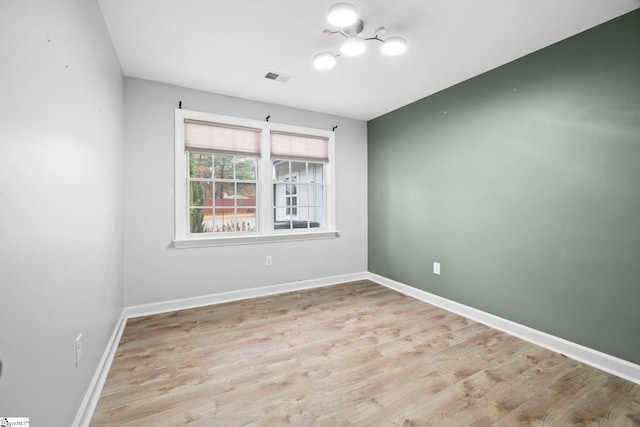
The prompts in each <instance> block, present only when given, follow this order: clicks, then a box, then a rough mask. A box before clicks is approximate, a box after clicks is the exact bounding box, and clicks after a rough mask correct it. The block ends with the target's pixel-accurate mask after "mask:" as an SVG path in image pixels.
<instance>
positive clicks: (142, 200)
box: [124, 78, 367, 305]
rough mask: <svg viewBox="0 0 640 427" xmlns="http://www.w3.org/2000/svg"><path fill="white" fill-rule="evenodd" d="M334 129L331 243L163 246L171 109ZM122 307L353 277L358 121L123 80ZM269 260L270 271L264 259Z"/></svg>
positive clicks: (363, 167) (169, 214)
mask: <svg viewBox="0 0 640 427" xmlns="http://www.w3.org/2000/svg"><path fill="white" fill-rule="evenodd" d="M180 100H181V101H182V102H183V108H186V109H189V110H196V111H205V112H211V113H217V114H224V115H229V116H239V117H245V118H249V119H257V120H264V119H265V117H266V116H267V115H271V119H270V120H271V121H272V122H278V123H287V124H291V125H298V126H307V127H314V128H320V129H331V128H332V127H333V126H335V125H338V129H337V131H336V165H337V169H336V175H337V176H336V182H337V195H336V204H337V228H338V229H339V230H340V232H341V233H340V238H337V239H329V240H313V241H303V242H286V243H269V244H257V245H240V246H224V247H206V248H193V249H172V248H170V244H171V242H172V239H173V237H174V196H173V189H174V173H173V169H174V110H175V108H176V107H177V106H178V101H180ZM124 117H125V118H124V135H125V182H126V188H125V283H126V297H125V302H126V305H137V304H145V303H152V302H159V301H167V300H173V299H178V298H187V297H194V296H201V295H208V294H214V293H219V292H227V291H234V290H240V289H249V288H255V287H260V286H266V285H272V284H279V283H287V282H295V281H298V280H305V279H316V278H322V277H328V276H334V275H340V274H349V273H359V272H364V271H366V268H367V255H366V247H367V195H366V190H367V127H366V123H365V122H362V121H357V120H351V119H345V118H341V117H336V116H329V115H325V114H319V113H313V112H309V111H303V110H297V109H293V108H287V107H282V106H277V105H273V104H265V103H260V102H254V101H248V100H245V99H239V98H233V97H228V96H222V95H216V94H211V93H206V92H200V91H195V90H191V89H185V88H181V87H177V86H169V85H165V84H161V83H155V82H150V81H145V80H139V79H133V78H125V114H124ZM267 255H271V256H273V266H271V267H266V266H265V257H266V256H267Z"/></svg>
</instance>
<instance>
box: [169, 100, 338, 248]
mask: <svg viewBox="0 0 640 427" xmlns="http://www.w3.org/2000/svg"><path fill="white" fill-rule="evenodd" d="M333 144H334V139H333V132H328V131H323V130H318V129H308V128H301V127H297V126H289V125H283V124H277V123H269V122H266V121H265V122H258V121H255V120H248V119H241V118H236V117H227V116H219V115H214V114H207V113H199V112H194V111H188V110H182V109H177V110H176V142H175V146H176V148H175V149H176V152H175V156H176V162H175V177H176V191H175V213H176V226H175V229H176V233H175V245H176V247H190V246H200V245H218V244H236V243H253V242H261V241H276V240H293V239H301V238H319V237H335V235H336V232H335V229H334V214H333V212H334V203H333V187H332V184H333V180H332V175H333V164H332V163H333V159H332V157H333Z"/></svg>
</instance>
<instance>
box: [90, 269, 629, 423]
mask: <svg viewBox="0 0 640 427" xmlns="http://www.w3.org/2000/svg"><path fill="white" fill-rule="evenodd" d="M91 425H92V426H119V427H121V426H178V425H190V426H245V425H250V426H274V425H275V426H277V425H292V426H316V425H317V426H331V427H334V426H426V425H437V426H491V425H497V426H514V425H534V426H541V425H548V426H564V425H567V426H595V425H600V426H638V425H640V385H635V384H633V383H631V382H628V381H625V380H623V379H620V378H617V377H615V376H612V375H609V374H606V373H604V372H601V371H599V370H596V369H594V368H591V367H589V366H586V365H583V364H581V363H578V362H576V361H573V360H571V359H568V358H566V357H563V356H561V355H559V354H556V353H553V352H550V351H548V350H544V349H542V348H540V347H537V346H535V345H532V344H529V343H527V342H524V341H521V340H519V339H517V338H513V337H511V336H509V335H506V334H504V333H501V332H498V331H496V330H493V329H490V328H488V327H486V326H483V325H481V324H478V323H475V322H473V321H470V320H467V319H465V318H463V317H460V316H457V315H454V314H451V313H449V312H447V311H444V310H441V309H439V308H436V307H433V306H431V305H429V304H425V303H423V302H420V301H417V300H415V299H412V298H409V297H406V296H403V295H401V294H399V293H397V292H394V291H392V290H389V289H387V288H385V287H382V286H379V285H377V284H374V283H372V282H368V281H362V282H354V283H348V284H344V285H336V286H330V287H326V288H320V289H314V290H307V291H299V292H292V293H288V294H282V295H277V296H272V297H264V298H256V299H252V300H245V301H238V302H231V303H226V304H220V305H213V306H208V307H202V308H197V309H191V310H183V311H177V312H172V313H167V314H159V315H154V316H147V317H139V318H135V319H130V320H129V321H128V322H127V325H126V328H125V331H124V334H123V336H122V340H121V342H120V345H119V347H118V350H117V353H116V356H115V359H114V362H113V365H112V367H111V371H110V373H109V376H108V378H107V381H106V384H105V386H104V389H103V391H102V395H101V398H100V401H99V402H98V406H97V408H96V411H95V414H94V417H93V420H92V423H91Z"/></svg>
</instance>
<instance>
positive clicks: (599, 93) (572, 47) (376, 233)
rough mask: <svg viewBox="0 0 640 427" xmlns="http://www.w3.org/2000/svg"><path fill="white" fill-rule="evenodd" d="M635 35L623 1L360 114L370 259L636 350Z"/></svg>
mask: <svg viewBox="0 0 640 427" xmlns="http://www.w3.org/2000/svg"><path fill="white" fill-rule="evenodd" d="M639 42H640V11H635V12H632V13H630V14H627V15H625V16H623V17H621V18H618V19H616V20H613V21H610V22H608V23H605V24H603V25H601V26H599V27H596V28H594V29H592V30H589V31H587V32H584V33H582V34H579V35H577V36H575V37H572V38H570V39H567V40H565V41H562V42H560V43H558V44H555V45H553V46H551V47H548V48H546V49H543V50H541V51H539V52H536V53H534V54H532V55H529V56H527V57H524V58H522V59H520V60H517V61H515V62H512V63H510V64H507V65H505V66H503V67H500V68H498V69H495V70H493V71H490V72H488V73H485V74H483V75H481V76H479V77H476V78H474V79H471V80H468V81H466V82H464V83H461V84H459V85H456V86H454V87H452V88H449V89H447V90H445V91H443V92H440V93H437V94H435V95H433V96H430V97H428V98H425V99H422V100H420V101H418V102H416V103H413V104H411V105H408V106H406V107H403V108H401V109H399V110H396V111H394V112H391V113H389V114H387V115H384V116H382V117H379V118H377V119H375V120H372V121H370V122H369V124H368V132H369V169H368V173H369V210H368V212H369V271H371V272H373V273H376V274H380V275H382V276H385V277H388V278H390V279H394V280H397V281H400V282H403V283H405V284H408V285H411V286H414V287H416V288H419V289H423V290H426V291H429V292H432V293H434V294H437V295H441V296H443V297H446V298H450V299H452V300H455V301H458V302H461V303H464V304H467V305H470V306H472V307H476V308H478V309H481V310H485V311H487V312H490V313H493V314H495V315H498V316H501V317H504V318H507V319H510V320H513V321H516V322H518V323H521V324H524V325H527V326H530V327H533V328H535V329H538V330H541V331H545V332H548V333H551V334H553V335H556V336H559V337H563V338H565V339H568V340H571V341H574V342H577V343H580V344H583V345H586V346H588V347H591V348H594V349H597V350H600V351H603V352H606V353H609V354H612V355H614V356H617V357H620V358H623V359H626V360H629V361H631V362H635V363H640V338H639V334H638V326H639V325H640V306H639V302H640V43H639ZM434 261H438V262H441V263H442V274H441V275H440V276H436V275H434V274H433V273H432V263H433V262H434Z"/></svg>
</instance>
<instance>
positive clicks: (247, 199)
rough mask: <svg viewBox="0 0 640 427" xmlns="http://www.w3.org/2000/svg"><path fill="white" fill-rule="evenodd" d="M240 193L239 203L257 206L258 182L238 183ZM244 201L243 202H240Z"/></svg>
mask: <svg viewBox="0 0 640 427" xmlns="http://www.w3.org/2000/svg"><path fill="white" fill-rule="evenodd" d="M237 189H238V194H237V196H238V197H237V200H238V205H239V206H240V205H243V206H255V205H256V184H244V183H238V184H237ZM240 201H243V203H240Z"/></svg>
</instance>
